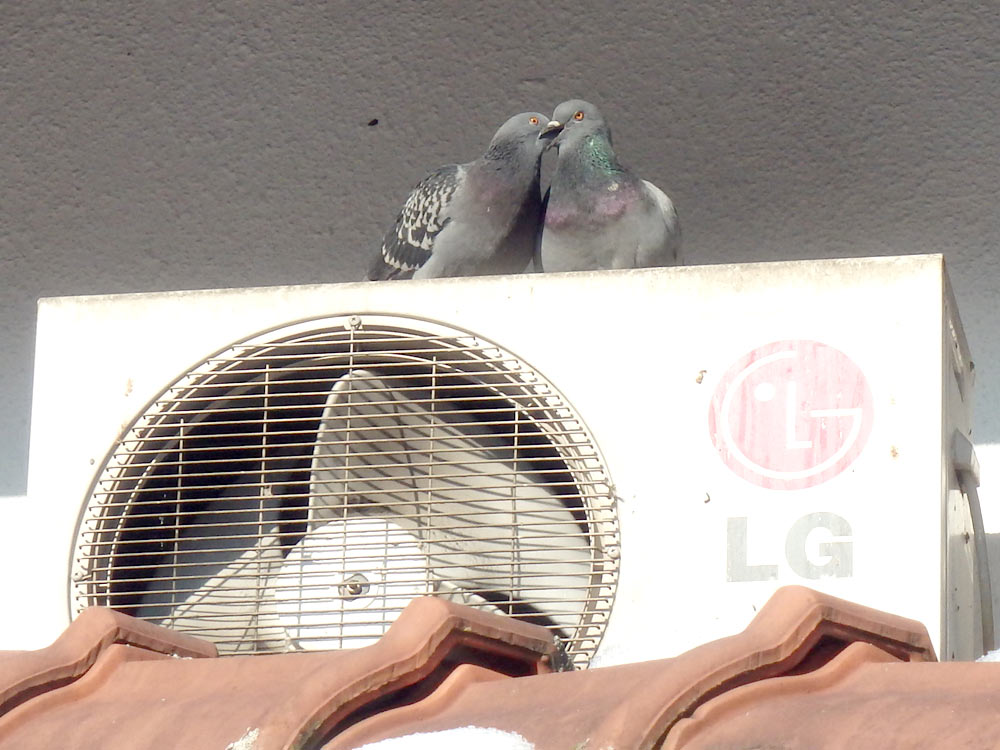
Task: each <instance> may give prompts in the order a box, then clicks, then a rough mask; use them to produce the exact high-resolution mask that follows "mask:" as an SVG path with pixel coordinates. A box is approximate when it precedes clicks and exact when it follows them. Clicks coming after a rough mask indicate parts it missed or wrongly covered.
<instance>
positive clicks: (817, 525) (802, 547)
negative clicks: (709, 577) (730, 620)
mask: <svg viewBox="0 0 1000 750" xmlns="http://www.w3.org/2000/svg"><path fill="white" fill-rule="evenodd" d="M726 523H727V528H726V580H727V581H729V582H732V583H738V582H746V581H773V580H776V579H777V578H778V565H777V564H774V563H768V564H759V565H750V564H749V563H748V562H747V547H748V544H747V540H748V533H749V531H748V520H747V518H746V517H737V518H727V519H726ZM853 545H854V542H853V541H852V539H851V525H850V524H849V523H848V522H847V521H846V520H845V519H844V518H842V517H841V516H838V515H837V514H835V513H823V512H819V513H809V514H808V515H805V516H802V518H800V519H798V520H797V521H796V522H795V523H793V524H792V526H791V528H790V529H789V530H788V533H787V534H786V535H785V550H784V552H785V561H786V562H787V563H788V567H789V568H791V570H792V572H793V573H795V575H797V576H799V577H801V578H807V579H810V580H816V579H819V578H825V577H832V578H849V577H850V576H851V575H853V573H854V555H853V551H854V547H853Z"/></svg>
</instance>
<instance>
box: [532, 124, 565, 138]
mask: <svg viewBox="0 0 1000 750" xmlns="http://www.w3.org/2000/svg"><path fill="white" fill-rule="evenodd" d="M564 127H566V126H565V125H563V124H562V123H561V122H559V120H549V122H548V124H547V125H546V126H545V127H544V128H542V132H541V133H539V134H538V137H539V138H554V137H555V136H557V135H559V133H561V132H562V129H563V128H564Z"/></svg>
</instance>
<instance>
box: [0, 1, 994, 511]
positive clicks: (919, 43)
mask: <svg viewBox="0 0 1000 750" xmlns="http://www.w3.org/2000/svg"><path fill="white" fill-rule="evenodd" d="M890 7H891V8H892V9H890ZM906 7H907V9H906V10H905V11H904V10H897V9H895V8H896V6H888V5H885V4H878V3H869V2H854V1H852V2H841V3H836V4H834V3H755V4H753V5H752V6H751V5H750V4H743V3H739V4H737V3H728V2H715V1H711V2H705V1H704V0H701V1H699V2H684V3H663V2H658V1H657V2H653V1H647V0H637V1H634V2H631V3H629V4H628V7H627V9H624V8H623V7H622V6H621V5H619V4H608V3H598V2H580V0H572V1H567V0H547V1H546V2H518V3H516V4H515V3H496V4H490V5H486V4H480V3H470V2H442V3H409V2H384V1H383V0H369V1H368V2H365V3H346V2H335V3H316V2H312V3H302V4H291V3H223V4H219V3H214V4H209V3H204V2H201V1H200V0H199V1H198V2H194V1H192V0H175V1H174V2H170V3H156V4H154V3H140V2H121V3H91V2H85V3H58V2H53V1H51V0H40V1H39V2H34V3H4V4H3V5H2V6H0V22H2V28H3V36H4V40H3V42H2V45H0V87H2V88H0V92H2V107H0V109H2V112H3V115H2V118H3V122H2V125H3V126H2V128H0V279H2V280H3V290H4V294H3V295H2V296H0V348H2V351H3V352H4V354H5V356H4V362H3V366H2V367H0V494H4V493H14V494H16V493H19V492H21V491H22V490H23V487H24V479H25V466H26V459H27V457H26V453H27V437H28V436H27V424H28V414H29V400H30V384H31V367H32V341H33V336H34V331H33V325H34V323H33V320H34V305H35V300H36V299H37V298H38V297H40V296H50V295H60V294H85V293H96V292H109V291H142V290H159V289H182V288H201V287H218V286H244V285H267V284H279V283H299V282H314V281H338V280H347V279H355V278H357V277H358V276H359V275H360V273H361V270H362V268H363V265H364V261H365V258H366V257H367V254H368V253H369V252H371V250H372V248H373V246H374V245H375V244H376V242H377V241H378V239H379V237H380V235H381V233H382V232H383V231H384V229H385V228H386V226H387V224H388V223H389V222H390V221H391V219H392V217H393V213H394V210H395V208H396V207H397V206H398V205H399V203H400V201H401V200H402V198H403V197H404V196H405V194H406V192H407V190H408V189H409V188H410V187H411V186H412V184H413V183H415V182H416V181H417V180H418V179H419V178H420V177H421V176H422V175H423V173H424V172H425V171H426V170H427V169H428V168H430V167H433V166H436V165H438V164H440V163H443V162H446V161H454V160H460V161H464V160H467V159H470V158H472V157H474V156H475V155H476V154H477V152H478V151H479V150H480V149H481V147H482V146H483V144H484V143H485V142H486V140H488V138H489V136H490V135H491V133H492V131H493V130H494V128H495V127H496V126H497V125H498V124H499V123H500V122H501V121H503V120H504V119H505V118H506V117H507V116H509V115H510V114H513V113H514V112H517V111H521V110H526V109H541V110H543V111H551V109H552V107H554V105H555V104H556V103H558V102H559V101H560V100H562V99H565V98H568V97H570V96H581V95H582V96H586V97H587V98H589V99H592V100H593V101H595V103H598V104H599V105H601V106H602V107H603V108H604V110H605V112H606V114H607V115H608V117H609V119H610V121H611V124H612V127H613V129H614V134H615V142H616V145H617V146H618V150H619V153H620V155H621V157H622V159H623V161H625V162H626V163H628V164H630V165H633V166H636V167H638V168H639V169H640V170H641V173H642V174H643V176H645V177H647V178H649V179H652V180H653V181H654V182H656V183H657V184H659V185H660V186H661V187H663V188H665V189H666V190H667V191H668V192H670V194H671V195H672V196H673V198H674V199H675V202H676V203H677V205H678V207H679V210H680V213H681V217H682V221H683V224H684V229H685V238H686V249H685V256H686V259H687V261H688V262H691V263H718V262H728V261H750V260H766V259H785V258H810V257H824V256H846V255H867V254H895V253H911V252H944V253H945V254H946V256H947V260H948V263H949V267H950V271H951V274H952V279H953V282H954V285H955V288H956V292H957V296H958V298H959V304H960V308H961V313H962V317H963V319H964V322H965V325H966V329H967V332H968V335H969V338H970V341H971V345H972V349H973V353H974V356H975V359H976V363H977V372H978V373H979V382H978V391H977V414H978V417H977V432H976V438H977V441H978V442H979V443H980V444H982V445H985V444H989V443H995V442H998V441H1000V418H998V416H997V414H998V413H1000V409H998V407H1000V343H998V338H1000V337H997V336H996V335H995V330H996V328H997V326H998V323H1000V315H998V313H997V311H996V305H995V302H994V300H995V299H996V297H997V293H998V288H1000V261H998V253H997V250H996V248H997V246H998V245H1000V218H998V216H1000V214H998V212H997V211H996V209H995V206H994V202H995V196H996V194H997V183H998V167H997V165H998V164H1000V128H998V127H997V125H996V123H997V121H998V111H997V110H998V106H1000V58H998V56H997V50H998V49H1000V13H997V10H996V6H995V4H992V3H981V4H973V3H963V4H958V5H954V4H944V3H939V2H923V3H909V4H907V6H906ZM374 118H377V119H378V124H377V125H374V126H371V125H369V124H368V123H369V122H370V121H372V120H373V119H374ZM108 345H109V346H127V345H128V342H127V341H112V342H108ZM100 362H101V353H100V352H99V351H95V352H94V353H93V360H92V361H90V362H83V363H81V366H82V367H100ZM72 376H73V373H67V374H66V377H68V378H69V377H72ZM71 408H72V405H67V409H68V410H71ZM984 463H985V462H984ZM987 468H988V467H987Z"/></svg>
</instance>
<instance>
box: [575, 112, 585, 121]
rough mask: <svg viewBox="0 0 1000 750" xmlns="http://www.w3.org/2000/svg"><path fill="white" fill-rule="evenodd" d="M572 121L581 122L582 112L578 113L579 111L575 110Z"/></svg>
mask: <svg viewBox="0 0 1000 750" xmlns="http://www.w3.org/2000/svg"><path fill="white" fill-rule="evenodd" d="M573 119H574V120H582V119H583V112H582V111H580V110H577V112H576V114H575V115H573Z"/></svg>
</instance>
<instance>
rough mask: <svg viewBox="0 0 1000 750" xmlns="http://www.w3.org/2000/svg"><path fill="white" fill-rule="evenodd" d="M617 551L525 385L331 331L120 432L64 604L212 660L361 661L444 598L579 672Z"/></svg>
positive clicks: (513, 376) (213, 380)
mask: <svg viewBox="0 0 1000 750" xmlns="http://www.w3.org/2000/svg"><path fill="white" fill-rule="evenodd" d="M618 544H619V540H618V525H617V518H616V514H615V507H614V498H613V492H612V488H611V484H610V481H609V478H608V477H607V476H606V473H605V470H604V468H603V462H602V460H601V457H600V455H599V452H598V450H597V447H596V445H595V444H594V441H593V440H592V438H591V437H590V435H589V434H588V432H587V430H586V428H585V426H584V425H583V423H582V421H581V420H580V419H579V417H577V416H576V415H575V414H574V412H573V410H572V409H571V408H570V406H569V405H568V403H566V401H565V400H564V399H563V398H562V396H561V395H560V394H559V393H558V392H557V391H556V389H555V388H553V386H552V385H551V384H549V383H548V382H547V381H545V379H544V378H543V377H542V376H541V375H540V374H539V373H538V372H536V371H535V370H533V369H532V368H531V367H529V366H528V365H527V364H525V363H524V362H522V361H521V360H519V359H518V358H517V357H515V356H514V355H512V354H510V353H509V352H507V351H505V350H503V349H502V348H500V347H498V346H497V345H496V344H493V343H492V342H489V341H486V340H484V339H482V338H481V337H478V336H476V335H473V334H470V333H467V332H464V331H460V330H457V329H454V328H450V327H446V326H442V325H441V324H438V323H433V322H431V321H425V320H417V319H411V318H400V317H396V316H386V315H365V316H363V317H362V316H343V317H333V318H324V319H321V320H314V321H306V322H303V323H299V324H296V325H294V326H288V327H284V328H282V329H278V330H275V331H272V332H269V333H267V334H263V335H260V336H257V337H254V338H253V339H249V340H247V341H244V342H242V343H239V344H236V345H234V346H232V347H230V348H229V349H227V350H225V351H222V352H220V353H219V354H218V355H216V356H213V357H211V358H209V359H207V360H206V361H204V362H202V363H200V364H199V365H197V366H196V367H194V368H192V370H191V371H190V372H188V373H187V374H185V375H184V376H182V377H181V378H179V379H178V380H177V381H176V382H175V383H174V384H173V385H171V386H170V387H168V388H167V389H166V390H165V391H164V392H163V393H162V394H161V395H160V397H158V398H157V399H156V400H155V401H154V402H153V403H152V404H151V405H150V406H149V407H148V408H147V409H146V410H145V411H144V413H143V414H142V415H141V416H140V417H139V418H138V419H137V420H136V421H135V423H134V424H133V425H132V426H131V427H129V428H128V429H127V430H125V432H124V434H123V435H122V436H121V438H120V440H119V441H118V443H117V444H116V445H115V446H114V448H113V450H112V451H111V453H110V454H109V456H108V458H107V460H106V462H105V464H104V466H103V467H102V468H101V470H100V471H99V473H98V476H97V479H96V480H95V484H94V487H93V490H92V492H91V494H90V498H89V502H88V503H87V506H86V508H85V510H84V513H83V515H82V517H81V520H80V525H79V531H78V534H77V540H76V545H75V551H74V566H73V580H72V584H71V590H72V594H71V596H72V600H73V603H74V607H75V608H76V610H77V611H79V610H81V609H82V608H84V607H86V606H90V605H95V604H99V605H104V606H110V607H114V608H115V609H118V610H121V611H123V612H126V613H128V614H130V615H133V616H136V617H139V618H142V619H146V620H150V621H152V622H156V623H159V624H163V625H166V626H168V627H173V628H176V629H179V630H182V631H186V632H190V633H193V634H195V635H198V636H201V637H204V638H207V639H209V640H211V641H213V642H215V643H216V645H217V646H218V647H219V649H220V652H222V653H261V652H275V651H288V650H296V649H325V648H343V647H356V646H363V645H369V644H370V643H371V642H373V641H374V640H375V639H377V638H378V637H379V636H380V635H381V634H382V633H384V632H385V630H386V629H387V628H388V626H389V625H390V624H391V623H392V621H393V620H394V619H395V617H396V616H397V615H398V613H399V612H400V611H401V610H402V609H403V608H404V607H405V605H406V603H407V602H408V601H409V600H410V599H412V598H413V597H414V596H420V595H436V596H444V597H447V598H450V599H453V600H455V601H459V602H462V603H464V604H469V605H471V606H476V607H481V608H486V609H490V610H492V611H499V612H504V613H507V614H510V615H513V616H515V617H518V618H521V619H525V620H528V621H530V622H535V623H538V624H541V625H544V626H546V627H548V628H550V629H552V630H553V631H554V633H555V634H556V635H557V636H558V637H559V638H560V639H561V640H562V641H563V643H564V645H565V648H566V651H567V654H568V656H569V657H570V659H571V661H572V663H573V664H575V665H576V666H578V667H582V666H585V665H586V664H587V663H588V662H589V660H590V658H591V656H592V655H593V653H594V651H595V650H596V648H597V645H598V643H599V642H600V639H601V637H602V635H603V632H604V628H605V626H606V624H607V618H608V614H609V611H610V606H611V602H612V599H613V596H614V591H615V586H616V582H617V575H618V573H617V568H618V566H617V560H618V549H619V547H618Z"/></svg>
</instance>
